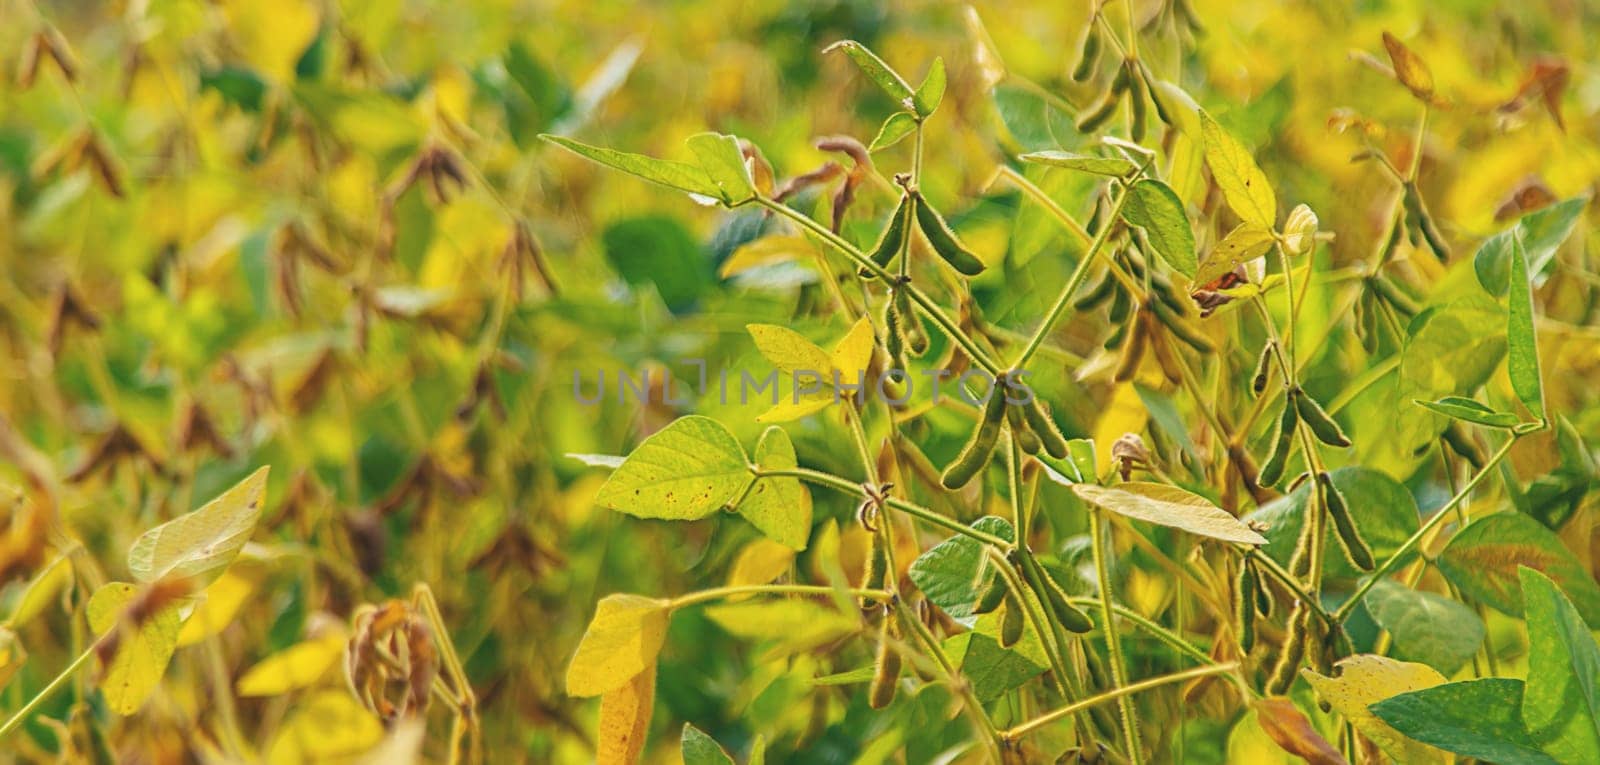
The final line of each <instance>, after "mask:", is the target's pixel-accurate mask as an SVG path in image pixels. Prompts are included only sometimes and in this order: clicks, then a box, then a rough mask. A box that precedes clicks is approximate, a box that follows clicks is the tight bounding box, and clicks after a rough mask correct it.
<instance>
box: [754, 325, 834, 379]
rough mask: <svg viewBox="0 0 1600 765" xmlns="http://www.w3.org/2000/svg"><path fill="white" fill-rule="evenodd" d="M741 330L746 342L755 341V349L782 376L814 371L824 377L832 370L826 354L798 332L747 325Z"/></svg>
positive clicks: (766, 326)
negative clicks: (747, 340) (783, 374)
mask: <svg viewBox="0 0 1600 765" xmlns="http://www.w3.org/2000/svg"><path fill="white" fill-rule="evenodd" d="M745 330H746V331H748V332H749V333H750V339H752V340H754V341H755V343H756V350H758V351H760V352H761V355H762V356H764V357H766V359H767V361H770V362H772V365H773V366H775V367H777V368H778V369H779V370H781V371H782V372H784V373H786V374H794V373H796V372H814V373H817V374H820V375H828V374H829V373H830V372H832V371H833V359H832V358H831V357H829V356H828V352H827V351H824V350H822V349H821V348H819V347H817V344H816V343H813V342H811V341H810V340H807V339H806V337H805V335H802V334H800V333H799V332H796V331H794V330H792V329H789V328H788V327H780V326H778V325H776V324H747V325H745Z"/></svg>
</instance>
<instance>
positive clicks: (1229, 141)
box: [1200, 112, 1278, 229]
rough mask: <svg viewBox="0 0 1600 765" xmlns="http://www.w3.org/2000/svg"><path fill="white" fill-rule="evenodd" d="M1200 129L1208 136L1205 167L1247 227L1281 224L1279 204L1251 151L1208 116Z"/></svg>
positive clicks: (1201, 118) (1203, 116)
mask: <svg viewBox="0 0 1600 765" xmlns="http://www.w3.org/2000/svg"><path fill="white" fill-rule="evenodd" d="M1200 127H1201V132H1202V133H1204V135H1205V142H1206V164H1208V165H1210V166H1211V176H1212V177H1213V178H1215V179H1216V181H1217V186H1218V187H1219V188H1221V189H1222V196H1223V198H1225V199H1227V200H1228V207H1230V208H1232V209H1233V212H1234V214H1235V215H1238V216H1239V218H1240V219H1241V220H1243V221H1244V222H1246V223H1254V224H1255V225H1257V226H1259V227H1261V228H1264V229H1270V228H1272V227H1273V226H1274V225H1275V224H1276V223H1277V222H1278V200H1277V197H1275V196H1273V194H1272V184H1270V183H1268V182H1267V176H1266V174H1265V173H1262V172H1261V168H1259V167H1257V166H1256V161H1255V159H1254V158H1253V157H1251V156H1250V151H1249V150H1248V149H1246V148H1245V147H1244V146H1243V145H1241V144H1240V143H1239V141H1238V140H1237V139H1235V138H1234V137H1233V136H1231V135H1229V134H1228V132H1227V131H1226V130H1223V129H1222V126H1221V125H1218V124H1217V121H1216V120H1214V119H1212V118H1211V115H1209V114H1206V113H1204V112H1201V113H1200Z"/></svg>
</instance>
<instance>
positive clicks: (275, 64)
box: [219, 0, 317, 83]
mask: <svg viewBox="0 0 1600 765" xmlns="http://www.w3.org/2000/svg"><path fill="white" fill-rule="evenodd" d="M219 10H220V11H221V12H222V13H223V14H224V16H225V18H226V19H227V22H228V33H229V34H228V39H229V40H230V41H231V42H232V44H233V45H234V46H236V48H237V50H238V51H239V52H240V53H242V54H243V57H244V60H245V61H247V62H249V63H250V64H252V65H253V66H254V67H255V68H256V69H258V70H259V71H260V72H261V74H262V75H263V76H264V77H266V78H268V79H271V80H276V81H277V82H279V83H289V82H293V81H294V64H295V61H297V60H298V59H299V58H300V54H301V53H302V52H304V51H305V49H306V45H308V44H309V43H310V42H311V39H312V38H313V37H315V36H316V34H317V11H316V6H315V5H314V4H313V3H310V2H305V0H241V1H240V2H230V3H227V4H226V5H223V6H221V7H220V9H219Z"/></svg>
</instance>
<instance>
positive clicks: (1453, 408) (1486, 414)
mask: <svg viewBox="0 0 1600 765" xmlns="http://www.w3.org/2000/svg"><path fill="white" fill-rule="evenodd" d="M1412 401H1414V402H1415V403H1416V404H1417V405H1418V406H1420V407H1422V408H1424V409H1427V410H1429V411H1433V412H1438V413H1439V414H1442V415H1444V416H1446V417H1454V418H1455V419H1458V420H1462V421H1464V422H1470V423H1474V424H1477V425H1487V426H1489V427H1491V428H1514V427H1516V426H1517V425H1519V424H1521V423H1522V420H1521V418H1519V417H1517V416H1516V415H1514V414H1512V413H1510V412H1501V411H1496V410H1494V409H1490V408H1489V407H1488V406H1486V405H1484V404H1481V403H1478V402H1477V401H1475V400H1473V399H1470V398H1467V397H1465V396H1445V397H1444V398H1441V399H1439V400H1438V401H1423V400H1421V399H1412Z"/></svg>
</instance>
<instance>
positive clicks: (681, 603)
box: [668, 584, 889, 609]
mask: <svg viewBox="0 0 1600 765" xmlns="http://www.w3.org/2000/svg"><path fill="white" fill-rule="evenodd" d="M835 593H844V594H846V595H853V596H855V597H858V598H867V599H869V600H876V601H879V602H883V601H887V600H888V599H889V594H888V593H886V592H884V591H883V590H868V589H836V588H833V587H829V586H828V585H825V584H741V585H734V586H731V587H714V588H712V589H709V590H701V591H699V592H691V593H689V594H687V595H679V596H678V597H676V598H673V599H672V600H670V601H668V603H669V604H670V606H669V607H671V608H673V609H679V608H687V607H689V606H695V605H699V604H701V603H707V602H710V601H713V600H721V599H723V598H731V597H735V596H738V595H833V594H835Z"/></svg>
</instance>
